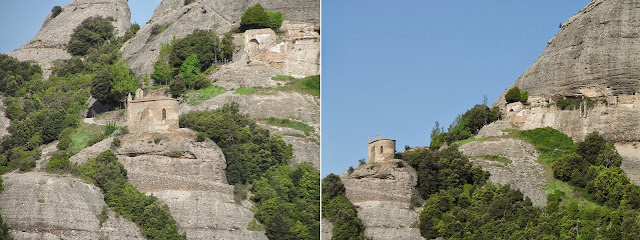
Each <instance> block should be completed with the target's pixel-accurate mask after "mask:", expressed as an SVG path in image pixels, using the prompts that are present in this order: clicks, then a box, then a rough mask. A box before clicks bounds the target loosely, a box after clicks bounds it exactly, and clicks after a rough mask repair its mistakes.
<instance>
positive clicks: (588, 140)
mask: <svg viewBox="0 0 640 240" xmlns="http://www.w3.org/2000/svg"><path fill="white" fill-rule="evenodd" d="M606 145H607V141H605V140H604V137H602V135H600V134H599V133H598V132H595V131H594V132H591V133H589V134H588V135H587V137H585V138H584V141H583V142H580V143H578V145H577V148H576V153H577V154H578V155H580V156H582V157H583V158H584V160H586V161H587V162H589V163H590V164H592V165H599V164H597V161H596V160H597V158H598V155H599V154H600V151H601V150H602V149H603V148H604V147H606Z"/></svg>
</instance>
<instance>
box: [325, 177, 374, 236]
mask: <svg viewBox="0 0 640 240" xmlns="http://www.w3.org/2000/svg"><path fill="white" fill-rule="evenodd" d="M345 191H346V189H345V187H344V184H342V181H341V180H340V177H338V176H337V175H335V174H333V173H332V174H329V175H327V176H326V177H325V178H324V179H322V216H323V217H324V218H326V219H327V220H329V222H331V224H332V225H333V232H332V234H331V235H332V239H336V240H364V239H366V238H365V236H364V228H365V227H364V224H362V220H360V219H359V218H358V211H357V210H356V207H355V206H354V205H353V204H352V203H351V202H350V201H349V199H348V198H347V197H346V196H345V194H346V193H345Z"/></svg>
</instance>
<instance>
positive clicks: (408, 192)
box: [339, 160, 424, 240]
mask: <svg viewBox="0 0 640 240" xmlns="http://www.w3.org/2000/svg"><path fill="white" fill-rule="evenodd" d="M397 161H400V160H392V161H390V162H388V163H384V164H364V165H361V166H359V167H358V168H356V169H355V170H354V171H353V172H352V173H351V174H348V173H343V174H340V175H339V176H340V179H341V180H342V183H343V184H344V187H345V189H346V196H347V198H348V199H349V200H350V201H351V202H352V203H353V205H355V206H356V209H357V210H358V218H360V219H361V220H362V223H363V224H364V226H365V236H367V237H370V238H372V239H394V240H395V239H424V238H423V237H422V236H421V235H420V230H419V229H417V228H411V225H412V224H414V223H415V222H417V221H418V212H417V211H416V210H411V209H409V203H410V200H411V196H413V195H416V194H418V193H417V190H416V189H415V186H416V185H417V183H418V177H417V174H416V172H415V170H414V169H413V168H412V167H410V166H408V165H406V164H405V166H404V167H402V168H398V167H397V166H396V162H397Z"/></svg>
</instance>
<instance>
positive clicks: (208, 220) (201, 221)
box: [152, 190, 267, 240]
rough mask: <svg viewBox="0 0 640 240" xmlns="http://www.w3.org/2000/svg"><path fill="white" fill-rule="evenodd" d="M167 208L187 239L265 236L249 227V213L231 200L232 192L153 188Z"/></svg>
mask: <svg viewBox="0 0 640 240" xmlns="http://www.w3.org/2000/svg"><path fill="white" fill-rule="evenodd" d="M152 194H153V195H154V196H156V197H158V198H159V199H160V200H161V201H162V202H163V203H166V204H167V205H168V206H169V209H170V210H171V213H172V215H173V216H174V217H175V219H176V221H177V222H178V225H179V226H180V228H181V229H185V230H186V231H187V237H188V238H189V239H238V240H240V239H267V238H266V236H265V235H264V232H262V231H249V230H247V226H248V225H249V222H251V219H253V213H252V212H251V211H249V209H247V208H244V207H242V206H241V205H238V204H235V202H234V201H233V195H232V193H230V194H219V193H212V192H201V191H183V190H182V191H174V190H165V191H159V192H153V193H152Z"/></svg>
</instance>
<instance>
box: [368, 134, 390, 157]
mask: <svg viewBox="0 0 640 240" xmlns="http://www.w3.org/2000/svg"><path fill="white" fill-rule="evenodd" d="M368 152H369V154H368V158H367V163H369V164H371V163H381V162H387V161H390V160H393V159H394V158H395V155H396V140H393V139H388V138H381V137H380V135H377V136H376V138H375V140H373V141H371V139H369V147H368Z"/></svg>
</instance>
